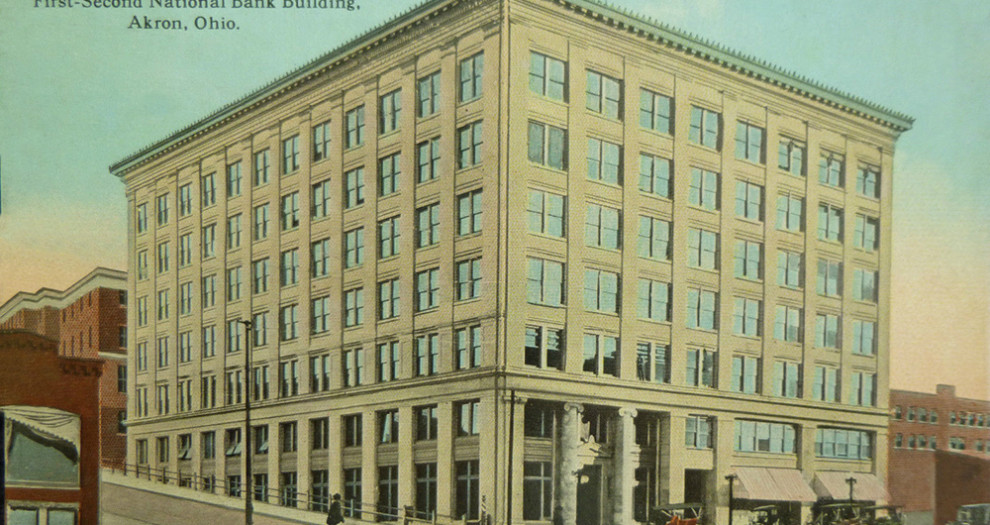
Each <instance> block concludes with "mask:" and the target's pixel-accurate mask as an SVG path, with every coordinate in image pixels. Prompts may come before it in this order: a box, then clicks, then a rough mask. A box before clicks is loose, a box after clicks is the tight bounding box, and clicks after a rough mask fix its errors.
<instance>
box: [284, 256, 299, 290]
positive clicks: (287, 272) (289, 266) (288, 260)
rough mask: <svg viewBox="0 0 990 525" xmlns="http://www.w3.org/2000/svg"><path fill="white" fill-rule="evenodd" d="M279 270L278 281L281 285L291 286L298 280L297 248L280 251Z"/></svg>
mask: <svg viewBox="0 0 990 525" xmlns="http://www.w3.org/2000/svg"><path fill="white" fill-rule="evenodd" d="M279 270H280V273H279V282H280V284H281V285H282V286H292V285H294V284H296V283H298V282H299V249H298V248H293V249H291V250H286V251H284V252H282V264H281V266H280V267H279Z"/></svg>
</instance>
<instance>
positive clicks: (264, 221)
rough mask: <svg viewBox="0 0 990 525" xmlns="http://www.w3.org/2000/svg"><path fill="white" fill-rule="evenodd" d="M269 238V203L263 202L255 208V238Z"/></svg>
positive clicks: (258, 239) (257, 239)
mask: <svg viewBox="0 0 990 525" xmlns="http://www.w3.org/2000/svg"><path fill="white" fill-rule="evenodd" d="M266 238H268V205H267V204H262V205H261V206H256V207H255V208H254V240H256V241H260V240H262V239H266Z"/></svg>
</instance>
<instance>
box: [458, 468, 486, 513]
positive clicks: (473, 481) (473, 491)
mask: <svg viewBox="0 0 990 525" xmlns="http://www.w3.org/2000/svg"><path fill="white" fill-rule="evenodd" d="M479 465H480V462H479V461H478V460H471V461H457V462H455V463H454V471H455V473H456V476H457V491H456V494H455V496H454V499H455V509H454V516H455V517H457V518H459V519H466V520H476V519H478V515H479V513H478V509H479V506H480V499H479V494H478V493H479V490H480V487H479V479H478V473H479V469H480V466H479Z"/></svg>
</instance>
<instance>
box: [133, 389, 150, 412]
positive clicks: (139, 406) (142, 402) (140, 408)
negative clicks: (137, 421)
mask: <svg viewBox="0 0 990 525" xmlns="http://www.w3.org/2000/svg"><path fill="white" fill-rule="evenodd" d="M135 393H136V394H137V399H136V400H135V407H134V408H135V409H136V411H137V416H138V417H146V416H147V415H148V389H147V388H146V387H142V388H137V389H135Z"/></svg>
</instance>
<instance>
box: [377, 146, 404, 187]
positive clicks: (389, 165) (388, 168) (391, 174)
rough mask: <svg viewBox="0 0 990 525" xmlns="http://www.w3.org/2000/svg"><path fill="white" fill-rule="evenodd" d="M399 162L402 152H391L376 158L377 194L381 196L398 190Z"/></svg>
mask: <svg viewBox="0 0 990 525" xmlns="http://www.w3.org/2000/svg"><path fill="white" fill-rule="evenodd" d="M401 164H402V153H393V154H392V155H389V156H387V157H383V158H381V159H378V194H379V195H381V196H382V197H385V196H387V195H391V194H393V193H396V192H397V191H399V180H400V177H401V175H402V173H401V170H402V167H401Z"/></svg>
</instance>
